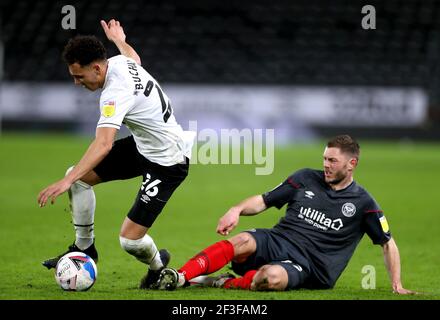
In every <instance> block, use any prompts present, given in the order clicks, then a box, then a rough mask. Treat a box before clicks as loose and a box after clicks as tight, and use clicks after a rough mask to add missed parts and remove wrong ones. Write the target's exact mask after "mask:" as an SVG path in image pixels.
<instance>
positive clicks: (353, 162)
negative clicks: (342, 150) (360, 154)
mask: <svg viewBox="0 0 440 320" xmlns="http://www.w3.org/2000/svg"><path fill="white" fill-rule="evenodd" d="M349 163H350V166H351V168H352V169H354V168H356V166H357V164H358V159H357V158H351V159H350V162H349Z"/></svg>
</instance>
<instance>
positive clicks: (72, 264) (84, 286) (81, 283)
mask: <svg viewBox="0 0 440 320" xmlns="http://www.w3.org/2000/svg"><path fill="white" fill-rule="evenodd" d="M97 275H98V269H97V268H96V264H95V261H93V259H92V258H90V257H89V256H88V255H86V254H85V253H82V252H69V253H67V254H66V255H64V256H63V257H62V258H61V259H60V260H59V261H58V263H57V266H56V268H55V280H56V282H57V283H58V285H59V286H60V287H61V288H62V289H63V290H66V291H86V290H89V289H90V288H91V287H92V286H93V285H94V283H95V281H96V278H97Z"/></svg>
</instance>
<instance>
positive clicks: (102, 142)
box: [38, 127, 117, 207]
mask: <svg viewBox="0 0 440 320" xmlns="http://www.w3.org/2000/svg"><path fill="white" fill-rule="evenodd" d="M116 133H117V129H114V128H107V127H104V128H97V129H96V138H95V140H94V141H93V142H92V143H91V144H90V146H89V148H88V149H87V151H86V152H85V154H84V155H83V157H82V158H81V160H80V161H79V162H78V164H77V165H75V167H74V168H73V170H72V171H70V173H69V174H67V175H66V176H65V177H64V178H63V179H61V180H60V181H58V182H55V183H54V184H52V185H50V186H48V187H47V188H45V189H44V190H43V191H41V192H40V194H39V195H38V204H39V205H40V207H44V206H45V205H46V203H47V201H48V200H49V198H50V199H51V203H52V204H53V203H54V202H55V199H56V197H58V196H59V195H60V194H62V193H64V192H66V191H67V190H69V188H70V186H71V185H72V184H74V183H75V182H76V181H77V180H79V179H80V178H81V177H82V176H84V175H85V174H86V173H88V172H90V171H91V170H93V168H95V167H96V166H97V165H98V164H99V163H100V162H101V161H102V160H103V159H104V158H105V156H106V155H107V154H108V153H109V152H110V150H111V149H112V146H113V141H114V140H115V136H116Z"/></svg>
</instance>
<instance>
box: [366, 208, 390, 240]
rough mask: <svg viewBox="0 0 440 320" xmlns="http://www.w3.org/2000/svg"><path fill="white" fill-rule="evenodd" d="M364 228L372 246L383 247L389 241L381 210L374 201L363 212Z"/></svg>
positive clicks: (387, 229) (388, 232) (388, 231)
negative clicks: (378, 245)
mask: <svg viewBox="0 0 440 320" xmlns="http://www.w3.org/2000/svg"><path fill="white" fill-rule="evenodd" d="M363 222H364V228H365V232H366V233H367V234H368V236H369V237H370V239H371V241H373V244H380V245H383V244H385V243H387V242H388V241H389V240H390V239H391V232H390V228H389V226H388V222H387V219H386V218H385V216H384V214H383V212H382V210H381V209H380V207H379V206H378V205H377V203H376V202H375V201H373V203H372V204H371V205H370V206H368V207H367V209H366V210H365V211H364V221H363Z"/></svg>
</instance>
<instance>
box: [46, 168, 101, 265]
mask: <svg viewBox="0 0 440 320" xmlns="http://www.w3.org/2000/svg"><path fill="white" fill-rule="evenodd" d="M72 169H73V167H70V168H69V169H68V170H67V172H66V175H67V174H68V173H69V172H70V171H71V170H72ZM69 200H70V209H71V214H72V221H73V225H74V227H75V242H74V243H73V244H72V245H71V246H69V248H68V250H67V251H66V252H64V253H62V254H60V255H58V256H56V257H53V258H50V259H47V260H45V261H43V263H42V264H43V266H45V267H46V268H48V269H51V268H55V267H56V265H57V262H58V260H59V259H60V258H61V257H62V256H63V255H65V254H66V253H69V252H73V251H80V252H84V253H85V254H87V255H88V256H90V257H91V258H92V259H93V260H94V261H95V263H97V262H98V252H97V251H96V248H95V240H94V239H95V236H94V231H93V227H94V218H95V207H96V199H95V193H94V191H93V188H92V186H90V185H89V184H87V183H85V182H83V181H81V180H78V181H76V182H75V183H74V184H73V185H72V186H71V187H70V189H69Z"/></svg>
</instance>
